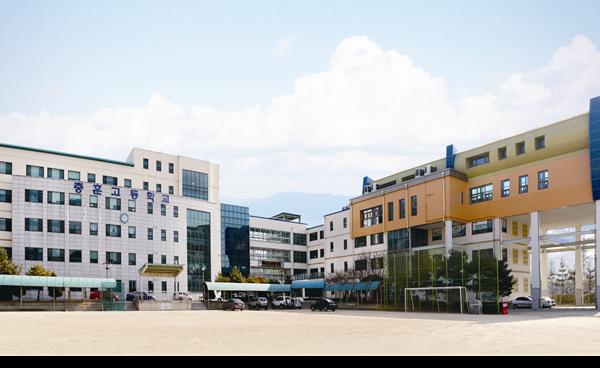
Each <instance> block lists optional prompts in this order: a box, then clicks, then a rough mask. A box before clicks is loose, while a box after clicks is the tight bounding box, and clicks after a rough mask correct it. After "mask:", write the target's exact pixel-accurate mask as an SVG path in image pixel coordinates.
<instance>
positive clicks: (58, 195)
mask: <svg viewBox="0 0 600 368" xmlns="http://www.w3.org/2000/svg"><path fill="white" fill-rule="evenodd" d="M48 203H49V204H65V193H62V192H48Z"/></svg>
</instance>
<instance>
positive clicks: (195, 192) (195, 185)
mask: <svg viewBox="0 0 600 368" xmlns="http://www.w3.org/2000/svg"><path fill="white" fill-rule="evenodd" d="M182 174H183V185H182V187H183V196H184V197H191V198H198V199H203V200H205V201H208V174H205V173H201V172H197V171H191V170H183V172H182Z"/></svg>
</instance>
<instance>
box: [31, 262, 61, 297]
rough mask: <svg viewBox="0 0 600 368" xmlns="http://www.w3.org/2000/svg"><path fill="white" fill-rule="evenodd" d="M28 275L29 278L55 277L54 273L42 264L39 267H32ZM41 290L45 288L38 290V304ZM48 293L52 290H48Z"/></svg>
mask: <svg viewBox="0 0 600 368" xmlns="http://www.w3.org/2000/svg"><path fill="white" fill-rule="evenodd" d="M26 275H27V276H53V272H52V271H49V270H47V269H45V268H44V266H42V265H41V264H37V265H34V266H31V268H29V270H28V271H27V273H26ZM54 276H56V275H54ZM41 289H43V288H37V292H38V293H37V300H38V302H39V301H40V291H42V290H41ZM48 292H50V289H48Z"/></svg>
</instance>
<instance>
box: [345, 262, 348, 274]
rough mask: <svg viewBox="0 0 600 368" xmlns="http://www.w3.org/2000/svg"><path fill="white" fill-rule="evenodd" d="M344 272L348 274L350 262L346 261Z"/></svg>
mask: <svg viewBox="0 0 600 368" xmlns="http://www.w3.org/2000/svg"><path fill="white" fill-rule="evenodd" d="M344 272H348V261H344Z"/></svg>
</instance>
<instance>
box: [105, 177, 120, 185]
mask: <svg viewBox="0 0 600 368" xmlns="http://www.w3.org/2000/svg"><path fill="white" fill-rule="evenodd" d="M102 182H103V183H104V184H108V185H114V186H117V185H119V183H118V182H119V181H118V180H117V178H115V177H114V176H106V175H102Z"/></svg>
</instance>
